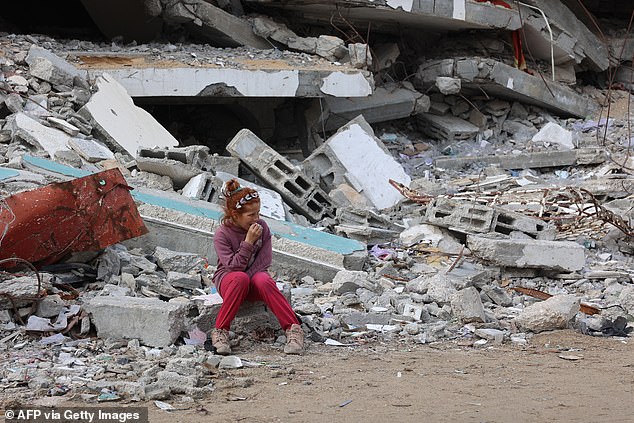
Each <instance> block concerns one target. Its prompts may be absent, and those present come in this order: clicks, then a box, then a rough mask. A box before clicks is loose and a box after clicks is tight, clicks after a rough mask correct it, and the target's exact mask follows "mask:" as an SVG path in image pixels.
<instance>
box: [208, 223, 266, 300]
mask: <svg viewBox="0 0 634 423" xmlns="http://www.w3.org/2000/svg"><path fill="white" fill-rule="evenodd" d="M258 224H260V226H262V235H261V236H260V238H259V239H258V240H257V241H256V242H255V243H254V244H253V245H251V244H249V243H247V242H245V241H244V239H245V238H246V236H247V231H245V230H244V229H242V228H240V227H238V226H236V225H234V224H232V223H225V224H222V225H220V227H219V228H218V230H216V234H215V235H214V248H215V249H216V255H217V256H218V267H217V268H216V271H215V272H214V275H213V277H212V281H213V282H214V284H215V285H216V288H217V289H220V282H222V278H223V277H224V276H225V275H226V274H227V273H230V272H245V273H246V274H247V275H249V277H252V276H253V275H255V274H256V273H258V272H263V271H266V270H267V269H268V268H269V266H270V265H271V260H272V259H273V246H272V244H271V230H270V229H269V226H268V225H267V224H266V222H264V221H263V220H262V219H259V220H258Z"/></svg>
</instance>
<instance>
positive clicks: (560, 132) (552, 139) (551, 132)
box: [531, 122, 575, 150]
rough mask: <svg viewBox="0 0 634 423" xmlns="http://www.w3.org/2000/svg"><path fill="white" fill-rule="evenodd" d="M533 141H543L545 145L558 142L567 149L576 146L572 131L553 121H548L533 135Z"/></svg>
mask: <svg viewBox="0 0 634 423" xmlns="http://www.w3.org/2000/svg"><path fill="white" fill-rule="evenodd" d="M531 141H533V142H541V143H544V144H545V145H549V144H557V145H559V146H561V147H562V148H564V149H566V150H572V149H573V148H575V144H574V143H573V141H572V132H570V131H568V130H566V129H564V128H562V127H561V126H559V125H557V124H556V123H553V122H548V123H547V124H546V125H545V126H544V127H543V128H542V129H540V130H539V132H538V133H537V134H535V135H534V136H533V138H532V140H531Z"/></svg>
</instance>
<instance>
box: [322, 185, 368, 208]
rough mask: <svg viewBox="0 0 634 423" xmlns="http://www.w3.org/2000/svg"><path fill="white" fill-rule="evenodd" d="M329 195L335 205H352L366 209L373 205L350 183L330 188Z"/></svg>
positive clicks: (338, 206)
mask: <svg viewBox="0 0 634 423" xmlns="http://www.w3.org/2000/svg"><path fill="white" fill-rule="evenodd" d="M328 197H330V199H331V200H332V202H333V204H334V205H335V207H337V208H340V207H352V208H353V209H359V210H365V209H367V208H369V207H371V204H370V201H369V200H368V199H367V198H366V197H365V196H364V195H363V194H360V193H359V192H358V191H357V190H355V189H354V188H352V187H351V186H350V185H349V184H339V185H338V186H337V187H335V188H333V189H331V190H330V192H329V193H328Z"/></svg>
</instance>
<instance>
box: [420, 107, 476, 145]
mask: <svg viewBox="0 0 634 423" xmlns="http://www.w3.org/2000/svg"><path fill="white" fill-rule="evenodd" d="M417 118H418V124H419V126H420V128H421V129H422V130H423V131H424V132H425V133H426V134H427V135H429V136H430V137H432V138H435V139H437V140H443V141H458V140H470V139H473V138H474V137H475V136H476V135H477V134H478V132H480V128H478V127H477V126H475V125H474V124H472V123H470V122H467V121H466V120H464V119H460V118H459V117H456V116H451V115H442V116H439V115H435V114H432V113H421V114H419V115H418V116H417Z"/></svg>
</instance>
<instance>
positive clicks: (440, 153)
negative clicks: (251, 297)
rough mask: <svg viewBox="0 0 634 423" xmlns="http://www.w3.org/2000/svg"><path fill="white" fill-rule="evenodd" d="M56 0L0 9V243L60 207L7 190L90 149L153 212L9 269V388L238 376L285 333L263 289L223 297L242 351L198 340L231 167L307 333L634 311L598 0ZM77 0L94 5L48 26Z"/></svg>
mask: <svg viewBox="0 0 634 423" xmlns="http://www.w3.org/2000/svg"><path fill="white" fill-rule="evenodd" d="M58 3H59V4H56V7H55V8H54V10H53V9H51V16H50V17H49V16H47V17H46V18H47V25H46V26H45V27H42V28H41V29H42V31H44V33H42V34H9V33H6V32H2V33H0V258H4V256H2V252H3V243H4V242H6V239H7V238H6V236H7V234H9V235H10V234H11V232H10V231H11V230H12V229H13V227H14V226H13V225H15V224H16V223H15V222H20V224H26V228H27V229H24V230H23V232H21V234H32V236H33V238H30V241H33V243H36V244H37V245H39V244H42V245H43V246H45V247H46V248H49V246H50V245H52V244H53V243H54V241H55V240H53V239H52V238H50V237H48V235H43V234H44V233H45V232H43V230H44V229H56V230H59V229H60V228H64V224H65V222H60V224H59V225H58V226H59V227H56V228H44V229H43V228H41V227H39V226H38V225H39V224H40V223H39V222H36V221H32V220H29V216H28V215H26V214H25V213H24V212H19V213H17V212H16V211H17V206H14V204H15V203H13V202H12V201H13V199H12V198H11V196H12V195H14V194H18V193H22V192H23V191H27V190H34V189H37V188H41V187H44V186H51V188H54V187H55V186H56V185H53V184H55V183H57V182H62V181H68V180H70V179H74V178H80V177H83V176H88V175H91V174H95V173H97V172H100V171H103V170H107V169H116V171H118V172H120V174H121V177H122V178H123V181H125V182H121V186H123V187H125V190H122V192H127V191H129V195H131V196H132V198H133V199H134V201H135V204H136V207H137V210H138V213H139V215H140V217H141V219H142V220H143V222H144V225H145V226H146V227H147V229H148V230H149V232H148V233H147V234H146V235H143V236H141V237H137V238H133V239H128V240H126V241H124V242H121V243H116V244H112V245H109V246H108V247H106V248H103V249H95V251H79V252H75V253H73V254H69V255H68V256H66V257H64V258H62V259H56V260H55V262H54V263H46V264H45V263H34V265H35V266H36V268H37V272H34V271H32V269H31V268H30V267H29V266H27V265H26V264H24V265H23V266H19V265H16V266H15V267H10V266H13V265H14V263H13V262H11V263H10V264H9V265H8V266H9V267H3V268H2V272H0V339H1V341H0V350H2V352H3V353H4V355H5V356H6V359H5V360H2V362H0V375H2V376H1V378H2V386H3V388H4V391H5V393H8V394H9V395H10V396H11V397H12V398H11V399H12V400H14V399H15V400H16V401H19V402H20V403H28V404H32V403H34V401H35V402H36V403H37V401H42V400H43V398H41V397H42V396H44V395H46V396H48V397H53V396H57V395H63V394H64V393H66V392H68V393H69V394H68V395H72V397H73V398H75V399H77V400H78V399H79V398H83V399H85V400H86V401H93V400H94V401H104V400H114V399H118V400H121V401H124V402H126V403H127V402H137V401H151V400H170V399H175V400H177V401H181V400H182V402H183V403H190V402H191V401H192V400H196V399H208V398H209V395H210V394H211V393H212V391H213V390H214V389H216V388H217V387H219V386H221V387H223V386H224V387H227V386H229V385H226V383H229V384H230V385H231V386H232V387H233V386H242V385H244V386H245V387H246V386H248V385H249V384H252V383H254V381H253V380H252V378H251V377H250V376H249V375H250V372H252V369H251V368H252V367H255V366H262V363H261V357H260V356H259V352H260V351H262V348H264V349H270V351H272V352H273V353H277V352H280V354H281V352H282V350H283V348H284V344H285V342H286V334H285V333H284V331H283V330H282V328H281V327H280V325H279V322H278V321H277V319H276V318H275V316H274V315H273V314H272V313H271V311H270V309H269V308H268V307H266V306H265V304H264V303H262V302H255V303H250V302H247V303H245V304H243V305H242V306H241V307H240V310H239V312H238V315H237V316H236V318H235V319H234V321H233V323H232V326H231V331H230V343H231V346H232V349H233V351H234V354H235V356H230V357H225V358H222V359H221V358H220V357H219V356H218V355H216V354H214V353H213V351H211V348H210V345H209V342H208V338H209V336H210V331H211V330H212V329H213V328H214V322H215V319H216V317H217V315H218V312H219V309H220V307H221V303H222V298H221V296H220V295H219V293H218V292H217V289H216V287H215V286H214V284H213V282H212V277H213V274H214V272H215V270H216V266H217V257H216V253H215V251H214V248H213V239H214V234H215V232H216V230H217V228H218V227H219V225H220V224H221V220H222V217H223V214H224V211H223V209H222V201H223V198H222V196H221V195H220V189H221V187H222V184H223V183H224V182H226V181H227V180H229V179H231V178H238V180H239V182H240V184H241V185H242V186H248V187H253V188H254V189H256V190H257V191H258V192H259V193H260V199H261V210H260V213H261V215H262V217H261V218H262V219H263V220H264V221H266V222H267V224H268V226H269V227H270V229H271V233H272V240H271V242H272V248H273V260H272V264H271V266H270V268H269V272H270V274H271V276H272V277H273V278H274V280H275V281H276V283H277V286H278V288H279V289H280V291H281V292H282V293H283V295H284V296H285V297H286V298H287V300H288V301H289V302H290V304H291V306H292V308H293V310H294V311H295V313H296V314H297V316H298V318H299V319H300V321H301V326H302V329H303V330H304V333H305V335H306V347H307V350H308V352H309V351H310V350H311V349H315V348H319V349H328V348H339V347H341V346H342V345H343V346H345V348H346V350H350V349H354V348H357V346H358V345H369V347H370V348H373V347H372V345H376V346H379V347H380V348H379V350H381V349H385V348H388V349H390V348H393V347H394V346H395V345H398V346H399V348H404V349H407V348H409V347H411V346H415V344H430V343H437V342H445V343H447V345H449V343H452V345H454V346H455V345H459V346H460V347H461V348H463V349H464V350H465V351H469V350H470V349H471V348H479V347H482V346H499V345H500V344H517V345H521V346H525V345H527V344H530V343H531V342H533V341H534V339H533V335H534V334H535V333H539V332H543V331H550V330H558V329H572V330H575V331H577V332H580V333H582V334H584V335H588V336H596V337H618V338H616V339H617V340H618V341H619V342H620V341H621V340H623V341H624V342H626V341H627V339H628V336H630V333H631V332H632V331H633V330H634V288H633V285H632V282H633V281H634V272H633V270H632V269H634V242H633V241H632V239H633V238H632V237H633V236H634V211H633V210H634V197H633V196H632V192H634V176H633V172H632V169H634V159H633V157H634V154H633V153H632V149H633V148H634V137H633V136H632V133H631V132H632V130H631V125H630V120H631V119H630V116H629V110H630V109H631V104H630V102H631V99H630V97H629V95H628V94H629V92H628V90H632V89H633V87H632V86H631V85H632V72H631V69H630V68H631V63H630V62H631V59H632V52H633V51H634V43H633V42H632V37H631V36H630V35H628V31H627V30H626V27H625V26H624V23H623V22H622V21H621V20H619V19H617V18H622V17H623V16H625V14H618V16H617V14H616V13H614V12H612V11H613V10H619V9H618V8H616V6H615V5H613V4H612V3H610V5H609V7H608V6H607V3H605V2H598V1H586V2H585V3H584V5H585V8H586V9H587V11H584V10H582V8H581V7H580V6H578V5H576V4H573V3H575V2H573V1H565V2H564V1H543V0H527V1H526V2H525V3H526V4H528V5H532V6H535V7H537V8H539V9H541V10H542V11H543V12H544V15H545V18H544V16H543V15H542V13H541V12H540V11H539V10H537V9H534V8H532V7H528V6H527V5H526V4H522V5H520V4H519V3H514V2H508V3H509V4H510V8H507V7H503V6H501V5H495V4H493V3H491V2H486V1H482V2H480V1H449V0H436V1H432V0H421V1H417V2H412V1H401V0H380V1H376V0H375V1H371V0H355V1H344V0H341V1H339V0H338V1H334V2H314V1H304V0H288V1H280V2H277V1H260V0H249V1H242V2H240V1H237V0H222V1H216V2H209V1H203V0H184V1H171V0H140V1H134V2H129V1H128V2H126V1H124V0H113V1H112V2H100V1H96V0H82V1H81V2H58ZM600 3H601V4H600ZM614 3H615V4H616V3H624V2H614ZM81 7H83V8H85V11H82V10H72V12H73V13H72V14H71V13H68V12H69V10H68V8H70V9H73V8H81ZM65 8H66V9H65ZM630 9H631V8H630ZM30 12H31V13H28V14H26V15H28V17H23V18H15V19H19V20H20V21H19V22H10V21H11V19H13V18H11V17H10V16H9V17H7V16H8V15H7V16H5V14H3V17H2V19H0V20H1V21H2V22H3V23H5V21H6V20H8V21H7V23H9V24H13V23H15V24H16V25H15V28H25V27H32V22H29V25H26V23H27V22H25V21H24V20H26V19H29V20H30V19H31V18H32V17H35V16H36V12H37V11H36V10H32V11H30ZM80 12H81V13H83V12H87V13H88V14H89V15H90V16H92V18H93V21H94V22H93V21H90V19H85V20H80V21H77V22H75V24H76V25H77V26H76V27H75V26H73V27H72V28H66V27H62V22H67V21H68V18H69V17H71V16H77V14H78V13H80ZM56 13H58V14H59V15H56ZM67 13H68V14H67ZM62 14H64V16H63V19H62V18H61V15H62ZM621 15H623V16H621ZM595 18H596V19H595ZM547 24H548V25H547ZM49 26H50V28H52V29H49ZM8 27H12V26H11V25H10V26H8ZM549 27H550V30H552V35H553V40H552V44H551V40H550V33H549V30H548V28H549ZM3 28H4V26H3ZM599 29H601V31H599ZM49 31H50V32H51V33H55V34H56V35H55V36H59V38H53V37H52V36H50V35H48V32H49ZM600 32H601V33H602V34H605V38H606V40H607V42H608V43H607V44H606V45H604V44H603V42H602V41H600V40H599V37H598V36H597V35H595V34H597V33H600ZM60 34H61V35H60ZM518 36H519V37H521V38H522V44H523V54H524V57H525V59H526V69H524V67H523V66H521V65H520V64H519V63H516V60H518V59H520V58H521V54H520V53H522V52H520V51H518V50H515V49H514V48H513V45H514V43H513V40H512V37H518ZM602 38H603V36H601V39H602ZM515 41H517V38H515ZM515 45H516V44H515ZM551 47H552V59H553V60H552V61H551ZM553 61H554V65H555V69H554V74H553V71H552V64H553ZM608 66H609V67H610V68H608ZM606 69H608V70H607V71H606ZM612 76H614V78H615V79H612ZM116 171H114V170H113V172H116ZM121 186H120V187H121ZM98 189H99V190H101V187H99V188H98ZM102 194H103V196H104V198H105V196H110V195H112V191H110V190H108V191H103V192H102ZM47 201H48V198H47ZM98 203H99V204H101V200H99V201H98ZM42 204H43V203H39V204H37V205H36V204H33V207H34V208H35V207H36V206H37V207H39V206H41V205H42ZM19 206H20V207H23V206H24V207H23V208H24V209H25V210H26V209H28V207H29V206H30V205H28V204H27V205H24V204H20V205H19ZM52 206H54V207H56V208H58V209H61V208H66V207H67V204H53V205H52ZM111 218H112V219H119V218H120V216H117V215H115V216H111ZM29 225H30V226H29ZM96 226H97V227H98V228H97V230H98V229H100V228H99V224H97V225H96ZM20 228H22V227H20ZM20 230H22V229H20ZM41 237H46V239H40V238H41ZM3 262H4V265H3V264H0V266H7V264H6V263H7V262H6V261H4V260H3ZM19 264H20V265H22V263H19ZM71 287H72V288H71ZM335 345H337V347H335ZM423 348H424V347H423ZM289 360H293V359H292V358H289ZM289 363H291V362H290V361H289ZM267 366H269V364H267ZM269 367H271V369H274V370H273V372H274V373H275V374H277V373H278V372H280V371H281V370H276V369H277V367H278V364H276V363H270V366H269ZM217 369H220V370H217ZM236 369H240V370H237V371H238V372H240V375H243V376H240V377H239V378H232V377H231V374H232V373H235V372H236ZM218 372H220V373H218ZM290 373H292V372H291V369H290V368H289V374H290ZM219 374H220V375H221V376H222V377H219ZM223 375H224V376H227V377H224V376H223ZM234 376H235V375H234ZM255 383H257V381H256V382H255ZM61 399H63V398H61ZM49 400H53V399H52V398H49ZM47 401H48V400H47ZM157 405H158V404H157ZM162 406H164V405H162ZM186 407H189V405H186Z"/></svg>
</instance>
